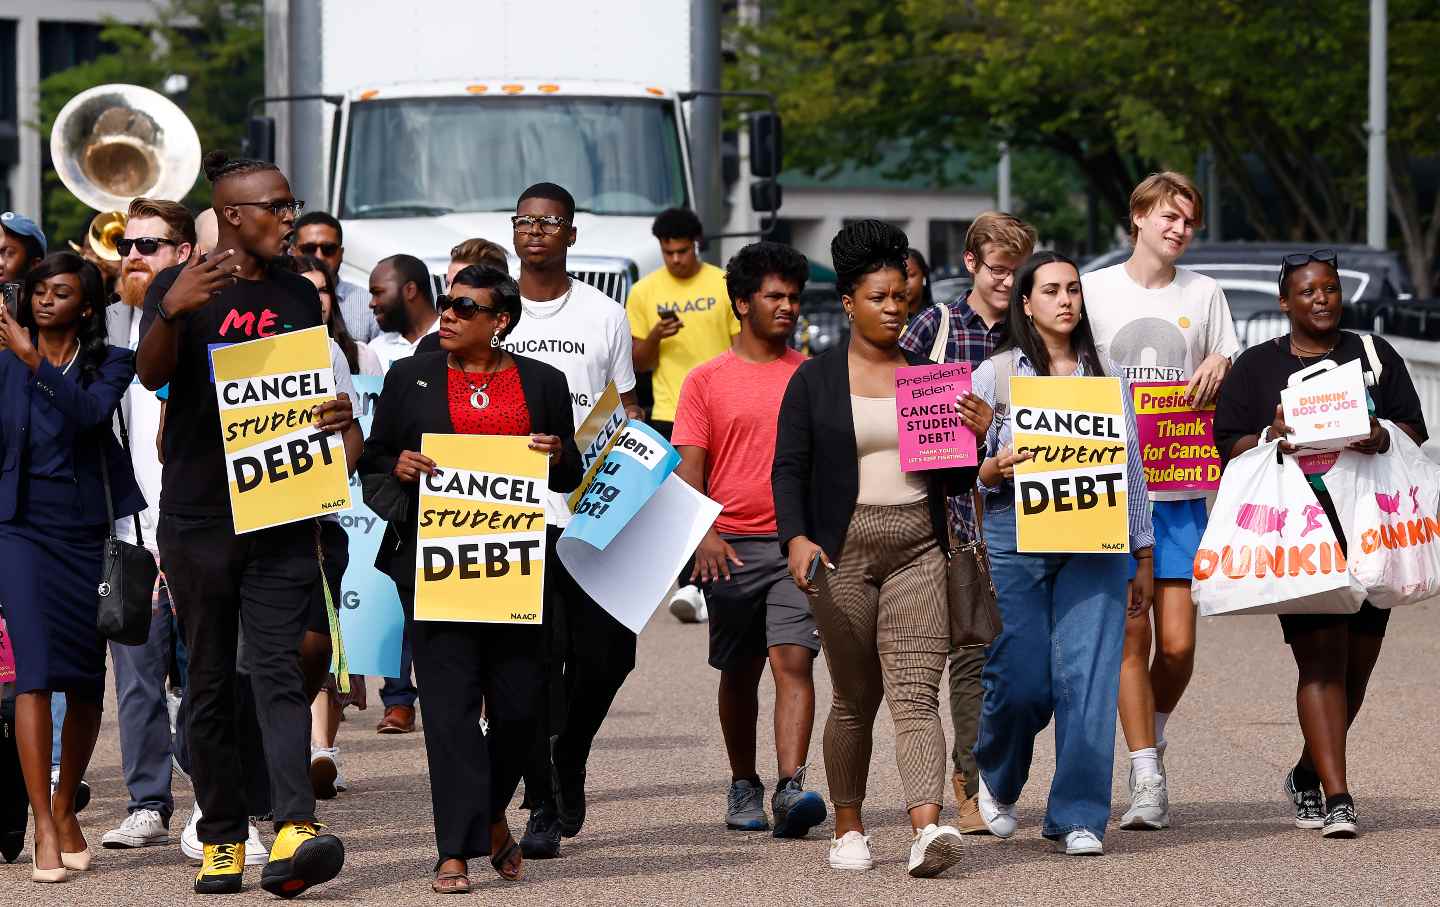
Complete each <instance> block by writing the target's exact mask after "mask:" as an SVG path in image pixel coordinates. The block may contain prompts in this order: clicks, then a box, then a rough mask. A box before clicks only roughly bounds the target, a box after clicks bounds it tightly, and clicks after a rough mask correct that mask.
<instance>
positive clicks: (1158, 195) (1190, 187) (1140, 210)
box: [1130, 170, 1205, 243]
mask: <svg viewBox="0 0 1440 907" xmlns="http://www.w3.org/2000/svg"><path fill="white" fill-rule="evenodd" d="M1176 198H1183V199H1185V200H1186V201H1187V202H1189V203H1190V206H1191V207H1192V208H1194V209H1195V217H1194V220H1195V226H1196V227H1197V228H1198V227H1199V226H1200V225H1201V224H1203V223H1205V198H1204V196H1202V195H1201V194H1200V190H1199V189H1198V188H1196V186H1195V184H1194V183H1193V182H1191V181H1190V177H1188V176H1186V175H1185V174H1183V173H1177V172H1175V171H1174V170H1164V171H1162V172H1160V173H1152V174H1150V175H1149V176H1147V177H1145V179H1143V180H1141V181H1140V185H1138V186H1136V187H1135V191H1134V192H1131V193H1130V242H1132V243H1133V242H1135V240H1136V239H1138V238H1139V236H1140V228H1139V227H1136V226H1135V218H1136V217H1144V216H1145V215H1147V214H1149V213H1150V212H1151V211H1154V210H1155V206H1156V205H1158V204H1160V203H1161V202H1168V201H1173V200H1175V199H1176Z"/></svg>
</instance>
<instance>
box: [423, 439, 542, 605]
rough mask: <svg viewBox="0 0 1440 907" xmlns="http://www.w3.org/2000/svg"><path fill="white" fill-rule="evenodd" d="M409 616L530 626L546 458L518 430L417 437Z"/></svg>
mask: <svg viewBox="0 0 1440 907" xmlns="http://www.w3.org/2000/svg"><path fill="white" fill-rule="evenodd" d="M420 452H421V453H423V454H425V456H427V457H429V458H430V459H432V460H434V461H435V472H434V473H433V474H431V475H428V476H422V477H421V480H420V481H421V485H420V518H419V520H417V524H418V525H417V529H416V532H417V535H418V539H417V542H416V545H415V619H416V620H450V621H466V622H471V623H494V624H538V623H540V614H541V601H542V597H543V595H544V591H545V490H546V486H547V484H548V482H549V475H550V461H549V460H548V459H547V458H546V457H545V455H544V454H542V453H540V452H539V451H534V450H531V449H530V437H529V436H528V435H430V434H427V435H422V436H421V438H420Z"/></svg>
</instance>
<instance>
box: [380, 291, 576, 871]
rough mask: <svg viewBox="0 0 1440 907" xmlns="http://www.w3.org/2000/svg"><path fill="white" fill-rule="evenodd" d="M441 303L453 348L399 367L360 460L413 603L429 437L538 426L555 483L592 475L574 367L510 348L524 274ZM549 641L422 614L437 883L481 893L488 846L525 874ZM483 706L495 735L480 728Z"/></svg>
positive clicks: (419, 644)
mask: <svg viewBox="0 0 1440 907" xmlns="http://www.w3.org/2000/svg"><path fill="white" fill-rule="evenodd" d="M437 308H439V310H440V330H439V335H440V347H441V352H438V353H421V354H417V355H415V356H412V357H410V358H408V359H402V360H400V361H398V362H396V363H395V364H394V365H393V366H391V368H390V371H389V373H388V374H387V375H386V376H385V386H384V389H383V390H382V391H381V392H380V399H379V401H378V403H377V404H376V409H375V421H374V423H373V425H372V426H371V431H370V437H369V439H368V440H367V441H366V442H365V453H364V455H363V456H362V457H361V458H360V472H361V475H362V477H363V480H364V482H365V486H366V489H367V500H368V501H370V502H371V504H372V506H375V508H376V510H377V511H382V515H384V516H388V517H390V525H389V527H388V528H387V529H386V533H385V538H384V540H383V541H382V542H381V544H380V553H379V555H378V556H377V558H376V561H375V566H376V568H377V569H379V570H381V571H382V572H384V573H386V574H388V575H389V576H390V578H391V579H393V580H395V585H396V587H397V589H398V590H399V592H400V599H401V601H402V603H403V604H404V606H405V608H406V611H407V612H410V613H413V609H414V606H415V523H416V519H417V517H416V514H417V512H418V510H419V503H418V499H419V481H420V476H421V475H428V474H430V473H432V472H433V471H434V469H435V462H434V461H433V460H431V459H429V458H428V457H426V456H424V455H423V454H421V453H420V452H419V450H420V436H421V435H422V434H424V433H426V432H434V433H441V434H485V435H529V436H530V447H531V449H533V450H539V451H542V452H544V453H546V454H548V455H549V457H550V488H551V489H553V490H555V491H560V492H566V491H571V490H573V489H574V488H575V486H576V485H578V484H579V483H580V477H581V471H580V454H579V451H577V450H576V449H575V425H574V416H573V415H572V410H571V407H570V389H569V386H568V384H567V383H566V381H565V376H564V375H563V374H562V373H561V372H560V371H558V370H557V369H555V368H552V367H551V366H548V365H546V364H544V363H542V362H538V361H536V360H534V359H527V358H525V357H524V356H513V355H511V354H510V353H507V352H505V351H504V350H503V349H502V348H501V347H500V341H501V340H502V339H503V338H504V337H505V335H506V334H508V333H509V332H510V331H511V330H512V329H514V327H515V325H516V323H517V322H519V320H520V312H521V308H520V289H519V287H517V286H516V285H515V281H513V280H511V279H510V277H509V276H507V275H506V274H505V273H503V272H501V271H499V270H497V269H495V268H492V267H488V266H472V267H468V268H466V269H465V270H463V271H461V272H460V273H459V274H457V275H455V280H454V282H453V283H452V284H451V286H450V294H449V295H448V296H441V297H440V298H439V299H438V300H437ZM397 482H398V483H399V485H398V488H399V489H403V491H402V493H401V494H399V495H396V494H395V493H394V492H395V491H396V490H397V486H396V483H397ZM387 485H388V490H389V491H390V493H391V494H390V501H389V502H388V504H387V503H383V502H382V501H381V500H380V499H379V498H378V497H377V495H376V492H377V491H378V492H380V496H379V497H383V496H384V494H385V491H386V487H385V486H387ZM384 511H389V512H384ZM546 610H547V611H548V610H549V609H546ZM540 639H541V634H540V628H539V627H534V626H513V625H508V624H483V623H476V624H466V623H447V622H439V621H435V622H431V621H417V622H416V623H415V624H414V638H413V642H414V664H415V677H416V681H417V683H418V685H419V687H420V688H421V690H423V691H424V696H425V754H426V757H427V758H428V760H429V765H430V796H431V803H432V804H433V807H434V813H435V842H436V845H437V849H438V850H439V861H438V863H437V864H436V877H435V880H434V882H433V883H432V885H431V887H432V888H433V889H434V891H436V892H437V893H441V894H451V893H456V894H458V893H463V892H466V891H469V890H470V880H469V877H468V875H467V867H466V861H468V860H469V859H471V858H473V857H478V856H483V855H486V854H491V855H492V856H491V863H492V864H493V865H494V866H495V870H496V871H497V872H498V873H500V875H501V877H503V878H506V879H510V880H514V879H518V878H520V875H521V868H522V867H521V864H522V859H521V856H520V851H519V848H518V847H517V846H516V844H515V839H514V837H512V836H511V834H510V828H509V825H508V824H507V822H506V821H505V807H506V806H507V805H508V804H509V802H510V798H511V797H512V796H513V795H514V793H515V789H516V787H517V786H518V785H519V782H520V777H521V774H522V772H523V770H524V768H525V765H526V762H527V759H528V756H529V754H530V752H531V750H532V748H533V746H534V742H535V734H536V731H535V721H536V719H537V717H538V714H539V707H540V702H541V698H542V696H541V694H542V691H543V686H544V684H543V675H542V672H541V668H540V657H539V656H540V649H539V645H540ZM482 704H483V705H484V706H485V709H486V712H487V715H488V720H489V733H488V734H482V733H481V731H480V713H481V705H482Z"/></svg>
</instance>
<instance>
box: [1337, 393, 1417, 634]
mask: <svg viewBox="0 0 1440 907" xmlns="http://www.w3.org/2000/svg"><path fill="white" fill-rule="evenodd" d="M1381 424H1382V425H1384V426H1385V428H1386V429H1388V430H1389V432H1390V449H1389V450H1387V451H1386V452H1385V453H1383V454H1374V455H1368V454H1362V453H1356V452H1355V451H1353V450H1347V451H1345V452H1343V453H1341V454H1340V457H1339V458H1338V459H1337V460H1336V461H1335V465H1334V466H1332V467H1330V471H1329V472H1327V473H1326V474H1325V487H1326V488H1328V489H1329V490H1330V496H1331V497H1332V498H1333V499H1334V501H1335V510H1336V513H1338V514H1339V516H1340V526H1341V528H1342V529H1344V530H1345V539H1346V541H1347V542H1348V543H1349V549H1350V573H1351V574H1353V575H1354V577H1355V579H1357V580H1358V581H1359V582H1360V585H1361V586H1363V587H1364V589H1365V595H1366V598H1368V599H1369V601H1370V603H1371V604H1372V605H1374V606H1375V607H1377V608H1394V607H1397V606H1399V605H1411V604H1414V603H1415V602H1421V601H1425V600H1426V599H1429V598H1434V597H1435V596H1436V595H1440V513H1437V504H1440V501H1437V497H1440V479H1437V475H1436V470H1435V466H1434V464H1432V463H1431V462H1430V461H1429V460H1427V459H1426V458H1425V455H1424V454H1423V453H1421V452H1420V448H1419V447H1417V446H1416V444H1415V442H1414V441H1412V440H1410V436H1409V435H1407V434H1405V432H1404V431H1402V430H1400V429H1399V428H1398V427H1396V426H1395V425H1394V424H1393V423H1391V422H1385V421H1382V422H1381Z"/></svg>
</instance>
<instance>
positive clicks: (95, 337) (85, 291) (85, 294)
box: [19, 251, 109, 377]
mask: <svg viewBox="0 0 1440 907" xmlns="http://www.w3.org/2000/svg"><path fill="white" fill-rule="evenodd" d="M60 274H74V275H75V276H76V277H77V278H78V279H79V280H80V297H81V301H82V304H84V305H88V306H89V307H90V314H89V315H88V316H84V315H82V316H81V319H80V322H79V323H78V324H77V325H76V328H75V336H76V338H77V339H78V340H79V341H80V351H79V353H78V355H77V357H76V361H77V363H78V364H79V366H80V371H81V373H82V374H84V375H86V376H92V377H93V375H94V374H95V372H96V370H98V369H99V368H100V366H101V364H103V363H104V362H105V350H106V347H107V346H109V343H108V341H107V339H106V331H105V278H104V277H103V276H101V274H100V269H99V268H97V267H95V266H94V265H93V264H91V263H90V262H88V261H86V260H85V259H83V258H81V257H80V256H79V255H76V254H75V253H74V252H68V251H67V252H51V253H50V254H49V255H47V256H45V257H44V258H43V259H41V260H40V263H39V264H37V265H36V266H35V267H33V268H31V269H30V271H29V272H28V273H27V274H26V275H25V290H24V294H23V296H22V297H21V300H20V312H19V315H20V318H19V321H20V324H22V325H23V326H25V327H27V328H29V329H30V333H31V335H32V336H34V335H35V333H36V327H35V314H34V311H33V309H32V308H31V300H32V299H33V297H34V295H35V288H36V287H37V286H39V285H40V281H42V280H49V279H50V278H51V277H55V276H57V275H60Z"/></svg>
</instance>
